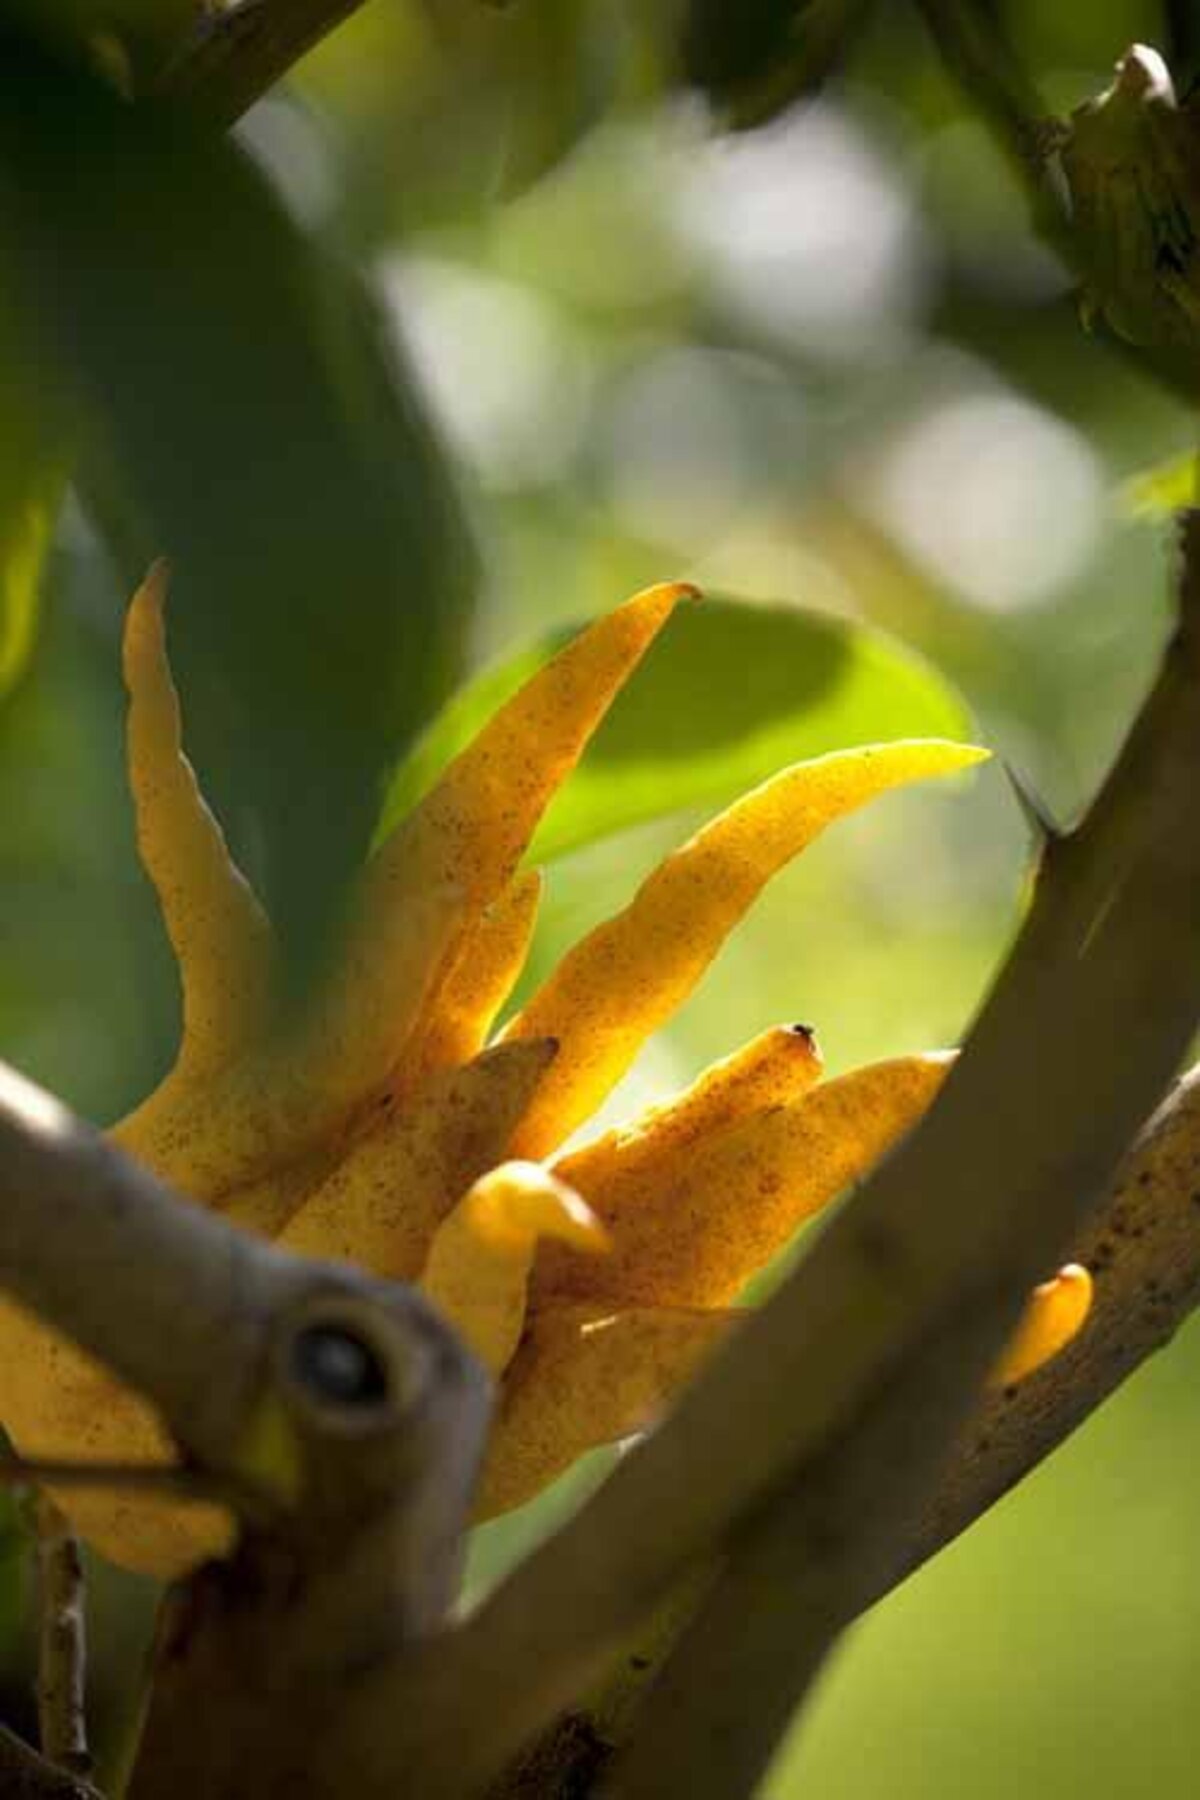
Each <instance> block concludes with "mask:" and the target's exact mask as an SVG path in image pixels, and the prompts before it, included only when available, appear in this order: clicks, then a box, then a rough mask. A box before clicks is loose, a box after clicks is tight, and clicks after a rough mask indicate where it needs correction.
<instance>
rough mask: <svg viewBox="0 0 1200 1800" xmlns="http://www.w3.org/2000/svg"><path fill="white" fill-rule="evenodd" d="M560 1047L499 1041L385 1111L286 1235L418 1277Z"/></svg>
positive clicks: (320, 1251)
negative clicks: (443, 1227) (405, 1104)
mask: <svg viewBox="0 0 1200 1800" xmlns="http://www.w3.org/2000/svg"><path fill="white" fill-rule="evenodd" d="M555 1049H556V1046H555V1045H554V1043H553V1042H552V1041H549V1040H547V1039H544V1038H539V1039H531V1040H530V1041H529V1042H528V1043H526V1044H521V1045H520V1046H518V1045H516V1044H511V1045H508V1044H505V1045H498V1046H497V1047H496V1048H495V1049H494V1050H486V1051H484V1053H483V1054H482V1056H478V1057H476V1058H475V1060H474V1061H473V1062H470V1063H468V1064H467V1065H466V1067H465V1068H462V1069H455V1070H453V1071H451V1072H449V1073H443V1074H442V1075H439V1076H435V1077H433V1078H432V1079H431V1080H430V1082H429V1083H428V1084H427V1086H426V1087H425V1088H424V1089H422V1091H421V1094H420V1097H419V1103H418V1104H416V1105H414V1106H413V1107H411V1108H403V1109H402V1108H399V1107H397V1108H396V1109H394V1110H393V1111H390V1112H387V1113H385V1114H384V1115H383V1116H382V1118H381V1121H380V1123H379V1124H378V1125H376V1126H375V1127H374V1129H371V1130H368V1131H367V1132H366V1133H365V1134H364V1135H363V1136H362V1137H361V1138H359V1139H358V1141H357V1142H356V1143H354V1144H353V1145H351V1146H350V1147H349V1148H348V1150H347V1152H346V1154H345V1155H344V1156H343V1157H342V1159H341V1160H340V1161H339V1163H338V1165H337V1167H336V1168H335V1169H334V1170H333V1172H332V1174H330V1175H329V1176H328V1177H327V1179H326V1180H325V1181H324V1182H323V1183H322V1184H321V1185H320V1186H319V1187H318V1188H317V1189H316V1191H315V1192H314V1193H313V1194H312V1195H311V1196H310V1197H309V1198H308V1199H307V1200H306V1201H305V1202H304V1204H303V1205H302V1206H301V1208H300V1210H299V1212H297V1214H296V1216H295V1217H294V1218H293V1219H292V1221H291V1223H290V1224H289V1225H288V1226H287V1228H286V1230H284V1231H283V1232H282V1234H281V1235H280V1239H279V1241H280V1243H281V1244H282V1245H283V1247H284V1248H285V1249H287V1250H294V1251H297V1252H298V1253H300V1254H302V1255H307V1256H320V1257H335V1258H344V1259H345V1260H346V1261H347V1262H357V1263H362V1264H364V1265H365V1267H366V1268H368V1269H370V1270H371V1272H372V1273H373V1274H375V1275H382V1276H385V1277H388V1278H389V1279H392V1280H396V1281H411V1280H414V1279H415V1277H416V1276H417V1274H418V1273H419V1271H420V1269H421V1267H422V1265H423V1264H424V1262H425V1258H426V1255H427V1252H428V1250H429V1245H430V1241H431V1239H432V1237H433V1234H434V1232H435V1231H436V1230H437V1228H438V1226H439V1225H440V1224H441V1222H442V1220H443V1219H444V1218H445V1217H446V1214H447V1213H448V1212H449V1211H450V1208H451V1207H452V1206H453V1205H454V1203H455V1201H456V1200H457V1199H458V1196H459V1195H460V1194H463V1193H465V1192H466V1190H467V1189H468V1188H469V1187H470V1185H471V1183H472V1182H473V1181H475V1180H477V1179H478V1177H479V1176H481V1175H482V1174H484V1173H485V1172H486V1171H487V1170H488V1169H490V1168H492V1167H493V1166H494V1165H495V1164H496V1163H498V1162H502V1161H503V1159H504V1157H505V1156H506V1155H507V1152H508V1143H509V1139H510V1138H511V1136H512V1133H513V1130H514V1128H515V1127H516V1125H517V1123H518V1121H519V1120H520V1118H521V1116H522V1114H523V1113H524V1111H525V1109H526V1107H527V1106H528V1105H529V1101H530V1098H531V1096H532V1095H533V1093H534V1092H535V1091H536V1089H537V1084H538V1082H539V1081H541V1080H542V1079H543V1077H544V1075H545V1072H546V1070H547V1069H548V1068H549V1066H550V1064H551V1063H552V1062H553V1060H554V1055H555ZM518 1050H519V1052H520V1054H515V1055H514V1052H515V1051H518Z"/></svg>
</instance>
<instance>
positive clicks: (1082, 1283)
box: [988, 1263, 1092, 1388]
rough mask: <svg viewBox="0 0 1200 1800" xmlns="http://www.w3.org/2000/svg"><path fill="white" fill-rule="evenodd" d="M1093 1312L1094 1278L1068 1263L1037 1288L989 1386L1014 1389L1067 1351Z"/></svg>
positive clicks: (993, 1373)
mask: <svg viewBox="0 0 1200 1800" xmlns="http://www.w3.org/2000/svg"><path fill="white" fill-rule="evenodd" d="M1091 1310H1092V1278H1091V1276H1090V1275H1089V1274H1088V1271H1087V1270H1086V1269H1085V1268H1084V1267H1083V1266H1082V1264H1080V1263H1066V1264H1065V1265H1064V1266H1063V1267H1062V1268H1061V1269H1060V1270H1059V1271H1058V1274H1057V1275H1052V1276H1051V1278H1050V1280H1049V1281H1043V1282H1042V1283H1041V1284H1040V1285H1039V1286H1038V1287H1035V1288H1034V1290H1033V1292H1032V1294H1031V1295H1030V1296H1029V1299H1028V1301H1027V1303H1026V1306H1025V1311H1024V1312H1023V1313H1022V1314H1021V1318H1020V1321H1019V1323H1018V1325H1017V1328H1016V1330H1015V1331H1014V1332H1013V1334H1012V1336H1011V1337H1010V1338H1009V1340H1008V1343H1007V1344H1006V1346H1005V1348H1004V1351H1003V1353H1002V1354H1001V1355H1000V1357H999V1358H998V1359H997V1361H996V1363H995V1366H994V1367H993V1369H992V1371H991V1374H990V1376H989V1378H988V1384H989V1386H991V1387H997V1388H1003V1387H1011V1386H1013V1384H1014V1383H1016V1382H1018V1381H1024V1379H1025V1377H1026V1376H1027V1375H1032V1374H1033V1372H1034V1370H1035V1369H1040V1368H1041V1366H1042V1364H1043V1363H1046V1362H1049V1361H1050V1358H1051V1357H1052V1356H1057V1355H1058V1353H1059V1351H1060V1350H1065V1349H1066V1347H1067V1345H1068V1344H1069V1343H1070V1342H1071V1340H1072V1338H1075V1337H1078V1335H1079V1333H1080V1332H1081V1331H1082V1330H1083V1327H1084V1325H1085V1324H1086V1322H1087V1316H1088V1314H1089V1312H1090V1311H1091Z"/></svg>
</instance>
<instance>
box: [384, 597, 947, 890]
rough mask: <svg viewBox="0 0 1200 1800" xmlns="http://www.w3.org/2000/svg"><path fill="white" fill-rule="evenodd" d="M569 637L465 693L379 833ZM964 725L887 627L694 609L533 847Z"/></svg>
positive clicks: (779, 610)
mask: <svg viewBox="0 0 1200 1800" xmlns="http://www.w3.org/2000/svg"><path fill="white" fill-rule="evenodd" d="M571 635H572V634H571V632H570V631H557V632H554V633H552V634H550V635H547V636H546V637H543V638H539V639H538V640H537V641H536V642H535V643H533V644H531V645H529V646H527V647H526V648H525V649H524V650H521V651H520V652H518V654H517V655H516V656H514V657H512V658H510V659H508V660H507V661H505V662H503V663H500V664H497V665H496V666H494V667H492V668H490V669H487V670H485V671H484V672H483V673H482V674H480V675H479V676H477V677H476V678H475V680H473V681H472V682H471V683H470V684H469V685H468V686H467V687H465V688H463V689H462V691H461V692H460V693H459V694H457V695H456V696H455V698H454V699H453V700H452V701H451V703H450V704H449V706H448V707H447V708H446V709H445V711H444V712H443V713H442V714H441V715H440V717H439V718H438V719H437V720H436V721H435V722H434V724H433V725H432V726H431V728H430V730H429V731H428V732H427V734H426V735H425V737H424V738H423V739H422V740H421V743H420V744H419V745H418V746H417V748H416V750H415V751H414V752H413V754H412V755H411V756H410V757H409V758H407V760H406V761H405V762H404V763H403V764H402V766H401V767H400V769H399V770H398V771H397V774H396V776H395V779H394V780H393V782H392V785H391V788H390V789H389V792H388V796H387V803H386V807H385V811H384V818H383V824H382V826H381V828H380V834H379V835H381V836H382V835H385V834H386V832H387V831H388V830H390V829H391V827H392V826H393V825H394V824H395V823H396V822H397V820H398V819H400V818H401V817H402V816H403V815H404V813H406V812H407V811H408V810H409V808H410V807H411V806H412V805H413V804H414V802H415V801H416V800H417V799H419V798H420V796H421V794H422V793H424V792H425V790H426V789H427V788H428V787H429V786H430V784H431V783H432V781H433V780H434V778H435V777H436V775H437V774H438V772H439V770H441V769H442V768H443V767H444V766H445V764H446V763H447V762H448V761H449V759H450V758H451V757H452V756H453V755H455V754H456V753H457V751H459V750H460V749H461V748H462V747H463V745H464V744H465V743H467V742H468V741H469V740H470V738H471V737H472V736H473V735H474V733H475V732H476V731H477V730H478V729H479V727H480V726H481V725H482V724H483V723H484V722H485V721H486V720H487V719H488V718H490V716H491V715H492V713H493V712H495V710H496V708H497V707H498V706H500V705H502V703H503V702H504V701H505V700H506V699H507V698H508V696H509V695H510V694H512V693H513V692H514V691H515V690H516V689H517V688H518V687H519V686H520V685H521V683H522V682H523V681H525V680H527V679H528V677H529V676H530V675H531V674H532V673H533V672H534V670H535V669H537V668H538V667H539V666H540V665H541V664H542V663H543V662H545V661H546V659H547V658H548V657H549V656H551V655H552V654H553V653H554V651H555V650H557V649H559V648H560V647H561V645H562V644H563V643H564V642H565V641H566V640H567V639H568V638H569V637H570V636H571ZM967 732H968V720H967V715H966V712H965V709H964V707H963V705H962V703H961V701H960V700H959V699H958V698H957V697H956V695H955V694H954V693H953V691H952V690H951V689H950V687H949V686H948V685H947V683H946V682H945V681H944V680H943V679H942V677H941V676H940V675H938V674H937V672H936V671H935V670H934V669H932V668H931V667H930V666H929V665H928V664H927V663H925V662H922V661H921V659H920V658H919V657H917V656H914V655H913V653H912V652H911V651H909V650H906V649H905V648H904V647H903V646H902V645H900V644H898V643H896V642H894V641H893V640H892V639H890V638H887V637H885V636H883V635H882V634H881V633H880V632H877V631H872V630H869V629H867V628H866V627H864V626H862V625H857V624H854V623H851V622H849V621H847V620H843V619H836V618H831V617H828V616H825V615H822V614H819V613H811V612H802V611H800V610H799V609H797V608H795V607H791V606H763V605H753V604H749V603H747V602H744V601H737V600H718V599H708V600H704V601H702V602H701V603H700V605H698V606H682V607H680V608H679V610H678V611H677V612H676V613H675V615H674V617H673V618H672V619H671V621H670V623H669V624H668V626H667V627H666V629H665V631H664V632H663V633H662V636H661V637H660V638H659V639H658V640H657V642H656V643H655V644H654V646H653V648H652V649H651V650H650V652H649V654H648V655H647V657H646V659H645V661H644V662H643V663H642V664H641V666H640V667H639V668H638V670H637V671H636V672H635V674H634V675H633V677H632V678H631V680H630V681H629V683H628V685H627V686H626V687H625V688H624V690H623V691H622V693H621V694H620V695H619V696H618V698H617V700H616V702H615V704H614V705H613V708H612V711H611V712H610V713H609V715H608V717H607V719H606V720H605V722H604V724H603V725H602V726H601V727H600V730H599V731H598V732H597V733H596V736H595V738H594V739H593V740H592V743H591V745H590V747H589V749H588V751H587V754H586V755H585V756H584V757H583V759H582V761H581V762H580V764H579V767H578V769H577V770H576V771H575V773H574V775H573V776H572V777H571V779H570V781H569V782H568V783H567V784H566V786H565V788H564V789H563V791H562V793H561V794H560V795H559V797H558V798H557V800H556V801H555V803H554V805H553V806H552V807H551V809H550V812H549V813H548V815H547V817H546V820H545V822H544V824H543V826H542V829H541V831H540V832H539V833H538V835H537V837H536V839H535V840H534V844H533V848H532V851H531V856H532V857H533V858H534V859H535V860H550V859H552V858H554V857H556V856H562V855H564V854H565V853H566V852H567V851H570V850H576V849H578V848H579V847H580V846H581V845H583V844H587V843H590V842H592V841H593V840H595V839H596V838H601V837H605V836H607V835H609V834H610V833H612V832H614V831H621V830H624V829H625V827H626V826H629V825H636V824H639V823H640V822H642V821H643V820H646V819H652V818H655V817H660V816H662V815H664V814H667V813H672V812H677V811H679V810H680V809H681V808H682V807H687V806H695V805H698V804H712V805H719V804H720V803H722V802H724V801H727V800H730V799H732V798H733V797H734V796H735V795H737V794H740V793H742V792H744V791H745V790H746V789H747V788H750V787H753V786H754V785H755V784H756V783H757V782H760V781H763V780H765V779H766V777H767V776H768V775H772V774H774V773H775V771H776V770H777V769H781V768H783V767H785V766H786V764H788V763H791V762H796V761H799V760H800V759H801V758H803V757H807V756H819V755H821V754H822V753H823V752H824V751H827V750H836V749H840V748H843V747H845V746H847V745H851V744H857V743H865V742H868V741H870V740H876V739H890V738H898V737H950V738H959V737H964V736H966V735H967Z"/></svg>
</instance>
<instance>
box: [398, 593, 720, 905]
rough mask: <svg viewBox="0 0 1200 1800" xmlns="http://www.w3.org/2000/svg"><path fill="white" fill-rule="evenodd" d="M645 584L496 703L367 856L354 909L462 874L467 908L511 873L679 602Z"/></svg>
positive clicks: (402, 900) (496, 890) (491, 894)
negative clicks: (361, 896) (362, 899)
mask: <svg viewBox="0 0 1200 1800" xmlns="http://www.w3.org/2000/svg"><path fill="white" fill-rule="evenodd" d="M695 596H696V590H695V588H693V587H689V586H688V585H687V584H686V583H684V582H669V583H666V584H664V585H662V586H660V587H653V588H647V589H646V590H645V592H644V593H641V594H636V595H635V596H634V598H633V599H632V600H628V601H626V603H625V605H624V606H620V607H618V608H617V610H616V611H615V612H611V613H608V614H606V615H605V616H604V617H603V618H601V619H597V620H596V621H595V623H594V624H592V625H590V626H589V627H588V628H587V630H586V631H583V632H581V633H580V635H579V636H578V637H577V638H575V639H573V640H572V642H571V643H569V644H568V645H567V646H566V648H565V649H564V650H561V651H560V652H559V653H558V655H557V656H555V657H553V658H552V659H551V661H550V662H548V663H547V664H546V665H545V666H544V667H543V668H541V669H539V670H538V672H537V674H536V675H534V676H533V677H532V678H531V679H530V680H529V681H527V682H526V683H525V685H524V687H522V688H521V689H520V690H519V692H518V693H516V694H514V695H513V697H512V699H511V700H509V701H508V702H507V704H506V705H504V706H502V707H501V708H500V710H499V712H497V713H496V714H495V716H494V717H493V718H492V719H491V720H489V722H488V724H487V725H485V726H484V728H483V730H482V731H480V732H479V734H478V735H477V736H476V737H475V738H473V739H472V741H471V743H470V744H468V745H467V747H466V749H465V750H463V751H462V752H461V753H460V754H459V755H458V756H457V757H456V758H455V759H454V761H453V762H452V763H451V764H450V766H449V768H448V769H447V770H446V771H445V772H444V774H443V775H442V776H441V777H440V779H439V780H438V782H437V783H436V785H435V786H434V787H433V788H431V789H430V791H429V793H428V794H426V796H425V798H424V799H423V800H422V801H421V802H420V804H419V805H418V806H417V807H416V808H415V810H414V811H413V812H412V813H411V814H410V815H409V817H408V818H407V819H405V820H404V821H403V823H402V824H400V825H399V826H397V828H396V830H395V831H394V832H393V833H392V835H391V837H389V838H388V839H387V841H386V842H385V843H384V844H382V845H381V846H380V848H379V849H378V850H377V851H376V853H375V855H374V857H373V858H372V860H371V862H370V863H369V864H368V867H367V897H366V904H365V915H366V917H367V919H368V920H371V919H375V918H380V917H389V916H393V915H394V912H395V909H396V907H397V906H398V905H399V906H403V905H405V904H407V900H408V896H409V895H410V894H411V893H412V892H413V890H414V885H416V886H417V887H424V886H427V885H428V883H429V882H430V881H453V882H456V883H459V884H461V885H462V887H463V888H464V891H465V895H466V902H467V909H468V911H469V912H470V913H472V914H474V913H476V912H478V911H479V910H480V909H481V908H483V907H485V906H488V905H490V904H491V902H492V901H493V900H495V899H496V898H497V896H498V895H499V894H500V893H501V892H502V891H503V890H504V888H505V887H506V886H507V885H508V882H509V881H510V880H511V879H512V876H513V873H514V871H515V870H516V867H517V864H518V862H519V861H520V859H521V857H522V856H523V855H524V853H525V849H526V847H527V845H528V843H529V841H530V839H531V838H532V836H533V833H534V831H535V829H536V827H537V825H538V822H539V820H540V819H541V816H542V814H543V812H544V811H545V809H546V807H547V805H548V804H549V802H550V800H551V799H552V797H553V795H554V793H555V792H556V790H557V789H558V787H559V786H560V784H561V783H562V781H563V780H564V779H565V778H566V776H567V775H569V774H570V772H571V770H572V769H573V768H574V766H575V764H576V762H577V761H578V759H579V755H580V752H581V751H582V750H583V747H584V745H585V744H586V743H587V741H588V738H589V737H590V736H591V735H592V733H593V731H594V730H595V729H596V726H597V725H598V724H599V723H600V721H601V719H602V718H603V717H604V714H605V713H606V712H607V711H608V708H609V706H610V705H611V703H612V701H613V699H614V698H615V696H616V694H617V693H618V691H619V690H620V688H621V686H622V685H623V683H624V682H625V680H626V679H627V677H628V676H629V675H630V674H631V673H632V671H633V669H634V668H635V667H636V666H637V664H638V662H639V661H640V659H641V657H642V656H643V655H644V653H645V652H646V650H647V649H648V648H649V647H650V645H651V643H652V642H653V640H654V638H655V637H656V636H657V634H658V632H659V631H660V630H661V629H662V627H663V626H664V625H665V624H666V622H667V620H668V618H669V617H670V616H671V613H672V612H673V610H674V608H675V606H676V605H677V604H678V602H679V601H680V600H682V599H685V598H695Z"/></svg>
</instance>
